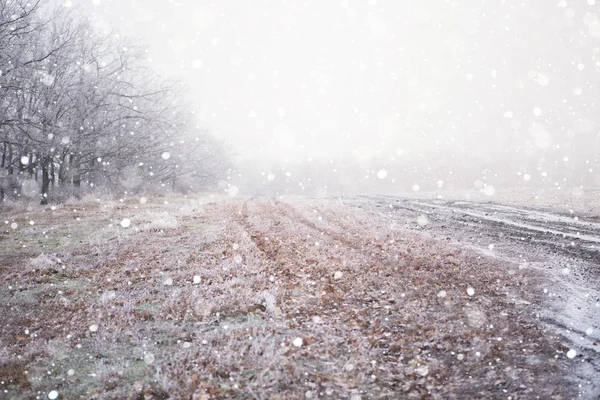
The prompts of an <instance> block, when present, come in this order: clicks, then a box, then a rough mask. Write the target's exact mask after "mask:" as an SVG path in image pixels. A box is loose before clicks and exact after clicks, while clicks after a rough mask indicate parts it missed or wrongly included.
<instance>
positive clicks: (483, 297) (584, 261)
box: [0, 197, 600, 399]
mask: <svg viewBox="0 0 600 400" xmlns="http://www.w3.org/2000/svg"><path fill="white" fill-rule="evenodd" d="M461 207H462V211H461V212H462V214H461V213H459V212H457V211H456V210H457V209H459V210H460V209H461ZM491 207H495V208H491ZM498 207H499V206H498V205H489V204H488V205H476V204H468V205H464V204H445V203H441V202H432V201H417V200H401V199H391V198H365V197H362V198H348V199H341V200H340V199H337V200H336V199H325V200H323V199H318V200H317V199H306V198H293V199H291V198H290V199H283V200H277V199H267V198H251V199H239V198H236V199H223V198H215V199H207V198H202V199H185V198H172V199H168V205H167V204H164V203H163V202H162V200H155V201H150V202H148V203H147V204H145V205H143V206H142V205H139V204H135V203H125V204H116V205H115V206H114V207H109V208H106V207H104V208H103V207H99V208H97V209H95V208H93V207H92V206H88V207H87V208H86V209H87V210H88V212H86V213H82V214H81V216H80V217H79V218H81V221H82V222H85V220H86V218H87V219H89V220H92V219H93V220H94V221H97V220H103V218H104V219H106V220H107V221H109V222H110V223H111V224H110V225H108V224H107V225H106V227H105V228H104V230H102V231H101V236H102V239H100V240H95V241H94V243H84V244H83V245H80V246H74V248H72V247H69V248H68V251H67V250H64V251H62V252H61V251H58V252H56V254H52V257H54V258H52V257H49V256H46V258H43V257H42V258H40V257H36V258H34V259H33V260H31V261H28V264H27V267H26V268H23V266H22V264H21V265H17V264H16V262H15V261H14V260H16V259H18V254H12V255H13V257H12V258H11V260H13V261H11V263H10V265H4V266H3V268H2V270H1V271H2V282H1V289H0V296H1V298H2V301H4V302H5V303H6V304H7V308H6V311H5V313H4V314H5V315H3V317H4V318H3V321H5V322H3V324H2V328H1V331H0V335H1V336H0V338H1V340H2V342H1V344H2V349H3V353H2V356H1V357H2V358H1V361H2V364H1V366H0V375H2V376H3V377H5V378H4V380H3V382H4V383H2V385H4V386H3V387H2V386H1V385H0V389H3V390H4V389H6V390H7V393H8V394H6V395H7V396H8V397H9V398H19V395H21V397H23V398H27V396H28V395H29V394H32V393H37V392H38V391H39V392H41V393H44V392H49V391H50V390H57V391H58V392H59V393H61V394H62V395H63V397H64V398H123V397H130V398H136V396H142V395H143V396H146V398H169V397H171V398H194V399H201V398H254V399H256V398H258V399H267V398H281V399H283V398H348V399H350V398H352V399H359V398H362V399H367V398H411V397H414V398H512V399H517V398H527V399H528V398H532V399H534V398H575V397H578V396H579V397H580V398H595V397H594V396H596V397H597V396H598V394H600V393H599V389H598V388H599V386H598V385H599V383H600V382H599V381H600V378H598V376H599V375H597V372H598V370H599V369H598V350H599V346H598V331H599V328H600V327H599V326H598V318H597V317H596V315H597V312H596V314H594V310H598V308H595V309H594V307H597V304H598V301H599V300H598V297H597V292H594V291H593V290H592V289H590V287H591V286H590V277H591V276H593V275H590V274H592V273H593V271H594V269H593V265H594V264H595V263H596V261H597V258H595V257H597V256H596V253H595V252H594V251H591V250H588V249H587V248H586V249H583V250H581V251H578V250H575V249H574V248H576V247H577V246H571V247H568V246H566V247H565V248H564V249H563V247H562V246H561V245H560V242H559V241H555V240H546V241H543V240H542V239H548V238H547V237H546V236H545V235H544V233H543V232H541V231H539V230H536V229H532V228H531V227H530V226H529V225H531V226H534V227H535V226H537V227H540V226H541V227H543V226H546V225H544V224H542V223H540V220H539V219H540V218H542V215H539V214H535V213H529V214H527V216H521V215H520V214H518V213H520V212H521V211H522V210H516V211H515V210H511V209H502V208H498ZM90 209H93V210H94V211H93V212H90V211H89V210H90ZM492 210H496V212H497V213H496V214H493V211H492ZM36 212H38V213H42V211H36ZM500 212H501V213H503V214H499V213H500ZM539 212H541V211H539ZM69 213H70V211H69V209H68V207H64V208H59V209H57V210H54V211H53V212H52V213H50V215H49V214H39V215H36V214H35V212H30V213H29V214H28V215H26V216H22V219H23V220H27V219H35V218H37V217H39V218H38V219H39V220H40V223H39V224H36V229H40V231H41V230H43V229H44V225H45V224H47V225H48V226H50V225H54V226H56V225H57V224H60V223H61V221H63V222H64V221H65V218H66V216H67V215H68V214H69ZM486 213H488V214H490V215H485V214H486ZM42 215H43V216H45V219H44V220H42V218H41V216H42ZM529 215H531V216H532V217H531V218H528V216H529ZM517 216H518V217H519V218H518V219H517V218H516V217H517ZM484 217H488V218H484ZM534 217H535V218H538V219H537V220H536V219H535V218H534ZM554 217H556V216H554ZM123 218H127V219H128V220H130V222H131V226H130V227H128V228H127V229H122V228H121V227H119V221H122V220H123ZM492 218H493V219H492ZM510 218H513V219H516V221H514V222H516V223H518V224H520V225H527V226H520V225H519V226H517V225H515V224H510V223H506V222H505V221H500V220H501V219H506V220H509V219H510ZM544 218H546V217H545V216H544ZM173 220H176V223H175V224H173V223H172V221H173ZM478 221H483V223H482V222H478ZM167 222H169V223H167ZM569 222H570V221H567V220H563V219H560V218H559V219H555V221H552V224H554V225H552V226H550V227H549V229H550V228H551V229H552V230H558V229H559V228H561V229H564V228H565V226H563V225H560V224H566V225H568V228H569V229H568V230H567V229H564V230H565V233H568V235H565V238H567V239H564V240H572V241H577V243H579V242H580V241H581V240H583V239H581V238H574V237H572V235H576V234H577V233H576V232H577V231H576V230H575V229H576V228H575V226H581V227H580V229H579V232H580V236H582V237H584V238H585V239H588V237H589V239H590V240H588V242H586V243H589V244H590V245H595V244H594V243H596V242H594V240H592V239H594V238H596V237H597V236H598V235H597V234H596V233H595V232H597V231H594V229H595V225H593V224H592V225H590V226H587V225H582V224H581V223H579V222H576V223H573V224H570V223H569ZM580 222H581V221H580ZM591 222H592V223H596V222H595V221H591ZM77 226H79V225H77V224H76V223H75V224H72V225H69V227H70V229H71V230H72V231H73V232H76V231H77V229H78V228H77ZM571 228H573V229H571ZM19 234H21V236H18V235H19ZM551 234H552V235H554V233H551ZM115 235H116V236H115ZM569 235H571V236H569ZM521 237H524V238H525V239H521ZM111 239H112V240H111ZM4 240H9V241H10V240H12V241H15V240H16V241H19V240H20V241H21V242H23V241H27V240H31V243H30V242H27V243H25V244H26V245H27V246H29V247H26V248H27V249H28V250H27V253H25V251H23V253H22V254H23V257H25V256H27V257H31V255H32V252H33V253H36V252H37V251H39V250H42V251H44V252H45V253H49V250H48V249H44V248H33V249H32V246H33V245H34V242H36V243H37V245H38V246H43V243H44V242H43V239H40V238H38V237H36V236H35V233H32V232H28V233H27V235H25V234H24V233H23V232H21V233H19V232H18V231H14V232H9V237H8V238H7V239H4ZM561 240H563V239H561ZM546 242H550V243H552V245H548V244H547V243H546ZM0 243H1V242H0ZM40 243H42V244H40ZM491 244H493V245H494V246H493V247H491V246H490V245H491ZM70 245H72V244H70ZM590 249H591V248H590ZM19 251H20V250H18V249H17V248H16V247H15V248H14V249H13V250H11V253H18V252H19ZM577 254H578V255H577ZM57 259H58V261H57ZM553 260H554V261H553ZM548 263H555V264H548ZM556 263H557V264H556ZM564 263H566V264H564ZM565 268H568V269H569V272H568V273H566V271H565V270H564V269H565ZM16 282H18V284H16ZM571 291H572V292H571ZM565 304H568V305H565ZM561 307H562V308H561ZM575 312H577V314H576V315H575V314H574V313H575ZM576 322H577V323H576ZM590 329H591V331H590ZM25 330H27V334H24V333H23V332H25ZM588 333H589V334H588ZM25 371H27V373H25ZM48 371H51V373H48ZM71 372H72V373H71ZM594 374H596V375H594ZM0 396H2V394H0ZM137 398H139V397H137Z"/></svg>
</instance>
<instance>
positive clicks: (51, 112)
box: [0, 0, 228, 204]
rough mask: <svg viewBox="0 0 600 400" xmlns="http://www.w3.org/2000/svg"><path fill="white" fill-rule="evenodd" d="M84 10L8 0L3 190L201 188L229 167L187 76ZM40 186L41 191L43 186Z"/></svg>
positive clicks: (2, 16)
mask: <svg viewBox="0 0 600 400" xmlns="http://www.w3.org/2000/svg"><path fill="white" fill-rule="evenodd" d="M146 59H147V55H146V50H145V49H144V48H142V47H140V46H137V45H134V44H132V43H131V41H130V40H128V39H127V38H123V37H121V36H119V35H117V34H111V35H101V34H99V33H98V32H97V31H95V30H94V28H93V27H92V26H91V25H90V23H89V22H88V21H86V19H85V18H83V17H81V16H80V15H78V13H77V12H76V11H72V10H69V9H67V8H65V7H61V8H57V9H54V10H51V9H50V8H49V7H48V5H47V4H44V1H43V0H39V1H37V2H36V1H33V2H32V1H31V0H0V196H1V199H2V200H4V199H5V198H8V197H11V198H13V199H18V198H19V197H21V196H29V197H31V196H41V202H42V204H46V203H47V202H48V201H49V199H50V198H57V197H58V196H59V193H65V192H66V193H74V192H78V191H81V190H83V189H84V188H99V189H101V190H105V189H106V190H117V189H120V190H129V191H135V190H141V189H145V188H148V187H150V186H152V185H154V186H156V185H158V186H164V187H168V188H170V189H175V188H177V187H178V185H183V184H185V185H187V186H189V185H193V186H194V187H195V188H199V187H202V186H203V185H209V184H212V183H214V182H215V181H217V180H218V179H219V178H220V177H221V176H222V175H224V173H225V172H226V170H227V168H228V162H227V157H226V151H225V148H224V146H223V145H222V144H220V143H218V142H217V141H216V140H214V138H212V137H211V136H210V135H209V134H208V132H207V131H206V130H204V129H203V128H201V127H200V126H198V125H197V123H196V121H195V118H194V117H195V114H196V113H195V111H194V108H193V107H192V106H191V105H190V104H189V103H188V102H187V101H186V99H185V88H184V86H183V85H182V84H181V83H179V82H171V81H167V80H164V79H161V78H160V77H159V76H157V74H156V73H154V72H153V71H152V70H151V69H150V68H149V67H148V65H147V63H146ZM34 192H35V194H34Z"/></svg>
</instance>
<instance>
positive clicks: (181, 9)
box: [72, 0, 600, 159]
mask: <svg viewBox="0 0 600 400" xmlns="http://www.w3.org/2000/svg"><path fill="white" fill-rule="evenodd" d="M72 3H73V4H74V5H77V4H81V5H83V6H84V8H85V9H86V10H88V11H89V12H90V13H92V20H94V21H95V22H97V23H104V24H109V25H112V26H113V27H114V28H115V29H117V30H118V31H120V32H123V33H125V34H127V35H130V36H132V37H136V38H141V39H142V41H143V42H145V43H147V44H148V45H149V46H150V48H151V52H150V54H151V58H152V65H154V66H155V67H156V69H158V70H159V71H160V72H161V73H162V74H164V75H169V76H178V77H181V78H183V79H185V80H187V81H188V82H189V84H190V86H191V93H192V95H193V96H194V98H195V100H196V102H197V103H198V106H199V107H200V108H201V110H202V120H203V123H204V124H205V125H206V126H207V127H209V128H210V129H211V130H212V131H213V132H214V133H216V134H217V135H218V136H220V137H223V138H226V139H227V140H228V141H229V142H230V143H231V144H233V145H234V146H236V148H237V150H238V152H239V153H240V154H241V155H242V156H247V157H264V158H291V159H298V158H306V157H314V158H318V157H329V156H334V155H338V154H356V155H357V156H368V155H371V154H376V153H379V154H384V155H387V154H390V155H394V154H396V155H397V150H399V149H402V151H403V154H414V153H424V154H431V155H435V154H452V156H453V157H461V156H469V157H474V156H477V157H496V156H498V155H499V154H504V153H507V152H508V153H510V152H512V151H520V152H531V153H532V157H533V156H536V157H537V156H539V154H538V153H539V151H547V150H548V148H549V147H550V148H553V149H554V150H556V149H555V148H554V146H556V145H559V147H560V149H561V151H562V150H564V149H567V150H565V151H567V152H568V149H570V148H579V147H581V148H582V149H585V148H588V149H589V143H590V141H594V142H596V144H598V143H597V134H596V132H597V129H596V128H597V122H598V121H597V118H598V115H599V113H598V111H599V110H598V106H597V104H596V98H597V94H598V92H599V90H598V89H599V88H598V85H599V83H600V80H598V79H597V77H598V71H599V70H600V67H599V65H600V63H599V62H600V56H599V53H598V52H599V49H598V48H599V46H600V22H599V20H598V16H597V15H600V10H599V7H600V6H599V5H598V4H595V1H593V0H587V1H586V0H567V1H565V0H532V1H529V0H528V1H525V0H522V1H521V0H520V1H513V0H506V1H505V0H488V1H484V0H470V1H467V0H465V1H459V0H453V1H443V0H418V1H417V0H414V1H399V0H389V1H383V0H360V1H359V0H308V1H292V0H287V1H286V0H278V1H276V0H272V1H254V0H237V1H234V0H224V1H218V2H209V1H192V0H180V1H169V0H144V1H141V0H139V1H121V0H72ZM195 67H198V68H195ZM537 108H539V110H536V109H537ZM540 129H541V130H540ZM540 137H541V139H540ZM586 143H588V144H587V145H586ZM542 145H543V146H542ZM583 151H585V150H583Z"/></svg>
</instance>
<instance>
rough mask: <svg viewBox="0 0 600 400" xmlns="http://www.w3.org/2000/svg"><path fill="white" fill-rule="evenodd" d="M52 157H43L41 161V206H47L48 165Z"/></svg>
mask: <svg viewBox="0 0 600 400" xmlns="http://www.w3.org/2000/svg"><path fill="white" fill-rule="evenodd" d="M51 162H52V157H50V156H44V158H43V159H42V200H41V204H42V205H46V204H48V187H49V186H50V163H51Z"/></svg>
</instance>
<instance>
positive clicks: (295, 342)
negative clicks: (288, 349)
mask: <svg viewBox="0 0 600 400" xmlns="http://www.w3.org/2000/svg"><path fill="white" fill-rule="evenodd" d="M302 343H304V341H303V340H302V338H301V337H297V338H296V339H294V341H293V342H292V344H293V345H294V346H296V347H300V346H302Z"/></svg>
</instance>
